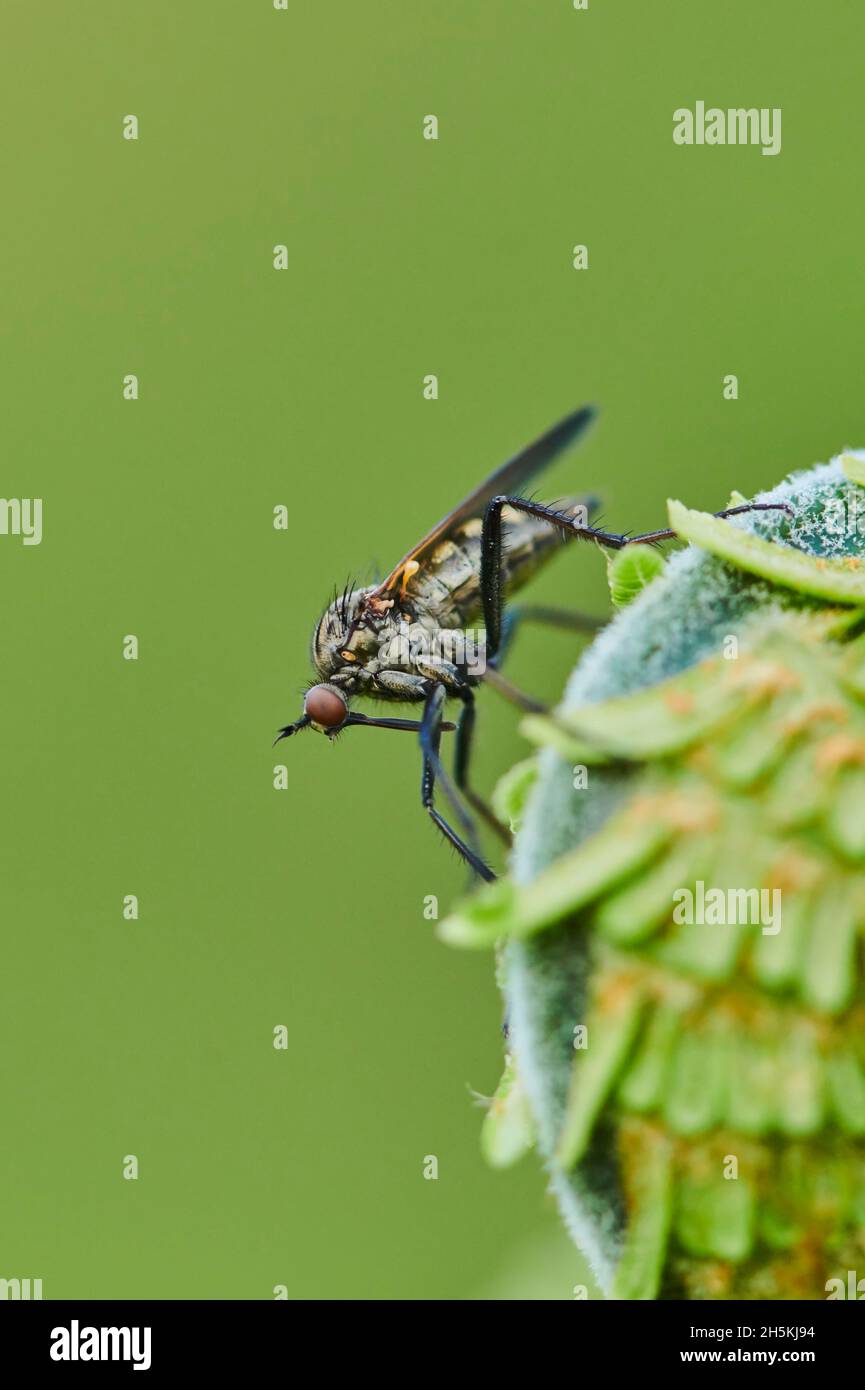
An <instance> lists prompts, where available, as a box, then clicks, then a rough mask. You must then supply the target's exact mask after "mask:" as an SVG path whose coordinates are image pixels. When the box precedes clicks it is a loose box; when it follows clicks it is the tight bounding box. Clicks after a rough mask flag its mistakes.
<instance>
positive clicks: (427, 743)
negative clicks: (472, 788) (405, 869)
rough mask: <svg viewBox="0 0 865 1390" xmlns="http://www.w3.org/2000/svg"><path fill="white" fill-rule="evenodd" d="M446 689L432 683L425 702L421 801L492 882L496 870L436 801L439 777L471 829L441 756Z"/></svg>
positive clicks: (461, 851) (468, 860)
mask: <svg viewBox="0 0 865 1390" xmlns="http://www.w3.org/2000/svg"><path fill="white" fill-rule="evenodd" d="M446 696H447V690H446V688H445V686H444V685H442V684H441V683H439V682H436V683H434V684H431V685H430V687H429V690H428V692H427V696H426V701H425V703H424V712H423V718H422V719H421V727H420V745H421V751H422V753H423V771H422V774H421V804H422V806H423V807H424V810H425V811H427V812H428V814H429V816H430V819H431V820H432V821H434V822H435V824H436V825H437V826H438V828H439V830H440V831H441V833H442V834H443V835H444V837H445V839H446V840H447V841H448V842H449V843H450V844H452V845H453V847H454V849H455V850H456V851H457V852H458V853H459V854H461V855H462V857H463V859H464V860H465V861H466V863H467V864H468V865H469V866H470V868H471V869H473V870H474V872H475V873H476V874H477V875H478V876H479V877H480V878H483V879H485V880H486V881H487V882H488V883H491V882H493V880H494V879H495V877H496V876H495V874H494V873H493V871H492V869H491V868H490V867H489V866H488V865H487V864H485V863H484V861H483V859H482V858H481V857H480V855H479V854H478V853H477V852H476V851H475V850H474V849H472V848H471V847H470V846H469V845H468V844H467V843H466V841H465V840H464V839H463V838H462V836H461V835H459V834H458V833H457V831H456V830H454V828H453V826H451V825H449V824H448V822H447V821H446V820H445V818H444V816H443V815H442V814H441V812H440V811H438V810H437V809H436V805H435V787H436V781H437V780H438V781H439V782H440V783H441V785H442V788H443V789H444V791H445V792H446V793H448V795H449V799H450V800H451V802H452V804H453V806H454V809H455V810H456V811H457V814H458V815H459V817H460V820H461V821H463V823H464V825H465V826H466V827H467V830H468V833H469V834H471V832H472V829H473V827H472V823H471V820H470V819H469V818H468V816H466V815H465V814H464V813H462V812H461V811H460V810H459V803H458V800H457V797H456V794H455V793H453V792H452V789H451V788H450V784H449V782H448V778H447V776H446V774H445V772H444V769H443V768H442V765H441V759H440V758H439V742H440V739H441V725H442V711H443V709H444V703H445V698H446Z"/></svg>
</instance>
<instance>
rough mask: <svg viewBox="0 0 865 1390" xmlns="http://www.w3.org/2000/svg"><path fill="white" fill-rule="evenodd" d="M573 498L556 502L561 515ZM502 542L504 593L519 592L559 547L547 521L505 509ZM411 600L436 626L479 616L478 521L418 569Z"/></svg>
mask: <svg viewBox="0 0 865 1390" xmlns="http://www.w3.org/2000/svg"><path fill="white" fill-rule="evenodd" d="M577 505H578V501H577V499H576V498H568V499H566V500H565V501H564V502H563V503H561V509H562V510H563V511H567V510H569V509H572V508H573V507H576V506H577ZM502 516H503V520H504V522H505V543H504V547H503V554H502V567H503V570H504V580H505V588H506V590H507V592H508V593H514V592H516V590H517V589H520V588H521V587H522V586H523V584H525V583H526V581H527V580H528V579H530V578H531V577H532V575H533V574H535V573H536V571H537V570H538V569H539V568H540V567H541V565H542V564H543V563H544V562H545V561H546V560H547V559H548V558H549V556H550V555H552V554H553V553H554V552H555V551H556V550H557V549H558V547H559V546H560V545H561V541H562V537H561V533H560V532H559V531H558V530H556V528H555V527H553V526H551V525H550V524H549V523H548V522H545V521H539V520H537V519H536V518H535V517H530V516H525V515H524V514H523V513H521V512H515V511H513V510H512V509H511V508H509V507H506V508H505V510H504V512H503V513H502ZM410 593H411V597H412V598H414V599H416V601H417V602H418V604H419V605H421V606H422V607H423V608H425V609H426V610H427V611H428V612H429V613H430V614H434V615H435V616H436V618H437V620H438V623H439V625H440V626H441V627H448V628H457V627H465V626H466V625H467V624H469V623H471V622H473V621H474V620H475V619H476V618H477V617H478V616H479V614H480V611H481V520H480V518H479V517H476V518H474V519H472V520H471V521H467V522H466V523H465V524H464V525H463V526H461V527H459V529H458V530H456V531H455V532H454V534H453V536H452V537H450V538H449V539H448V540H445V541H442V542H441V543H440V545H438V546H436V548H435V550H434V551H433V552H432V554H431V555H430V557H429V559H428V561H427V562H426V564H425V565H424V566H423V568H422V570H421V571H420V572H419V573H418V574H417V575H416V576H415V577H414V579H413V580H412V581H411V587H410Z"/></svg>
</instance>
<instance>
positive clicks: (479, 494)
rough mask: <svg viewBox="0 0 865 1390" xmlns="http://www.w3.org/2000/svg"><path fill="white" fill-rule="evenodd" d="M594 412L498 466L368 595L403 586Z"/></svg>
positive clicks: (577, 414) (581, 413) (582, 413)
mask: <svg viewBox="0 0 865 1390" xmlns="http://www.w3.org/2000/svg"><path fill="white" fill-rule="evenodd" d="M594 416H595V411H594V408H593V407H592V406H582V407H581V408H580V409H579V410H575V411H574V413H573V414H572V415H568V416H566V418H565V419H564V420H560V421H559V423H558V424H557V425H554V426H553V428H552V429H551V430H548V431H547V432H546V434H542V435H541V437H540V439H536V440H535V441H534V443H533V444H529V445H528V447H527V448H525V449H522V450H521V451H520V453H518V454H516V455H515V456H514V458H512V459H509V460H508V462H507V463H504V464H502V466H501V467H500V468H497V469H496V471H495V472H494V473H491V474H490V476H489V477H488V478H486V479H485V480H484V482H482V483H480V484H479V485H478V487H476V488H475V490H474V491H473V492H470V493H469V495H468V497H466V498H465V500H464V501H462V502H461V503H460V504H459V506H458V507H455V508H454V510H453V511H452V512H448V514H447V516H445V517H442V519H441V521H440V522H439V523H438V525H437V526H434V527H433V529H432V530H431V531H429V532H428V533H427V535H425V536H424V538H423V540H421V541H419V542H418V543H417V545H415V546H414V547H413V548H412V549H411V550H410V551H409V552H408V553H407V554H406V555H404V556H403V557H402V559H401V560H400V562H399V564H398V565H397V566H396V567H395V568H394V569H392V570H391V572H390V574H389V575H388V576H387V578H386V579H385V580H383V581H382V583H381V584H379V585H378V587H377V588H376V589H375V590H374V591H373V594H372V595H371V597H372V598H380V597H382V596H383V595H384V594H387V593H389V592H390V591H391V590H392V589H394V588H396V586H397V584H399V583H402V585H403V586H405V584H406V583H407V582H408V580H409V579H410V578H411V576H412V575H414V574H416V573H417V571H418V570H419V569H420V563H421V561H422V559H423V558H424V556H425V555H426V554H427V553H428V552H429V551H430V550H431V549H432V547H433V546H434V545H436V544H437V543H438V542H439V541H441V540H443V539H444V538H445V537H446V536H448V535H450V534H451V533H452V532H453V531H455V530H456V528H457V527H458V526H461V525H462V523H463V522H465V521H469V520H471V519H472V518H473V517H477V516H481V515H482V514H483V511H484V509H485V507H486V505H487V503H488V502H489V501H491V499H492V498H493V497H497V496H499V495H500V494H502V493H505V494H511V493H514V492H517V491H519V489H520V488H521V487H523V486H524V484H525V483H527V482H528V481H529V479H530V478H534V477H536V476H537V474H538V473H540V472H541V471H542V469H544V468H546V467H547V466H548V464H550V463H552V461H553V459H554V458H555V457H556V456H557V455H558V454H560V453H561V452H562V450H563V449H566V448H567V447H568V445H569V444H572V443H573V442H574V441H575V440H577V439H578V438H579V437H580V435H582V434H583V433H584V432H585V430H586V429H587V428H588V426H589V425H590V424H591V422H592V420H593V419H594Z"/></svg>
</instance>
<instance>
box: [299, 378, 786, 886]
mask: <svg viewBox="0 0 865 1390" xmlns="http://www.w3.org/2000/svg"><path fill="white" fill-rule="evenodd" d="M593 417H594V410H593V409H592V407H590V406H584V407H583V408H582V409H581V410H577V411H575V412H574V413H573V414H572V415H569V416H568V417H567V418H566V419H564V420H562V421H561V422H560V423H559V424H558V425H556V426H555V427H554V428H553V429H551V430H550V431H548V433H547V434H544V435H542V436H541V438H540V439H538V440H536V441H535V443H534V444H531V445H529V447H528V448H527V449H524V450H523V451H522V452H521V453H519V454H517V455H516V457H515V458H513V459H511V460H510V461H509V462H508V463H506V464H504V465H503V466H502V467H501V468H499V469H497V470H496V472H495V473H492V474H491V475H490V477H489V478H487V479H486V481H485V482H483V483H481V484H480V486H479V487H477V488H476V489H475V490H474V492H472V493H470V494H469V496H468V497H467V498H466V499H465V501H463V502H461V503H460V505H459V506H458V507H456V508H455V509H454V510H453V511H452V512H449V513H448V515H447V516H446V517H444V518H443V519H442V520H441V521H440V522H439V523H438V525H437V526H434V527H433V529H432V530H431V531H430V532H429V533H428V534H427V535H426V536H424V538H423V540H421V541H419V542H418V544H417V545H416V546H414V547H413V548H412V549H411V550H410V551H409V552H408V553H407V554H406V555H404V556H403V558H402V559H401V560H400V562H399V564H398V565H397V566H396V567H395V568H394V569H392V570H391V572H390V574H389V575H388V576H387V578H386V579H384V580H382V581H381V583H379V584H373V585H369V586H367V587H365V588H351V587H348V588H346V589H345V590H344V591H343V593H342V594H340V595H339V596H338V597H336V598H335V599H334V601H333V602H332V603H331V604H330V606H329V607H328V608H327V609H326V611H325V612H324V614H323V615H322V617H321V619H320V620H319V622H318V625H317V627H316V629H315V632H314V634H313V638H312V652H311V654H312V663H313V666H314V667H315V670H316V673H317V675H318V678H319V679H318V681H317V682H316V683H315V684H313V685H311V686H310V687H309V689H308V690H307V692H306V697H305V699H304V706H303V713H302V715H301V717H300V718H299V719H298V720H296V722H295V723H293V724H288V725H286V726H285V728H283V729H281V730H280V731H279V733H278V735H277V739H276V742H277V743H278V742H279V740H280V739H283V738H288V737H290V735H292V734H296V733H298V732H299V731H300V730H301V729H305V728H312V729H316V730H317V731H318V732H319V733H323V734H325V735H326V736H327V737H328V738H331V739H332V738H334V737H335V736H336V735H338V734H341V733H342V732H343V730H345V729H348V728H353V727H356V726H364V727H366V728H378V729H399V730H403V731H406V732H412V733H416V734H417V735H418V737H419V740H420V748H421V755H422V761H423V768H422V776H421V802H422V805H423V807H424V809H425V810H426V811H427V812H428V813H429V815H430V817H431V818H432V820H433V821H434V822H435V824H436V825H437V826H438V828H439V830H440V831H441V832H442V834H443V835H444V836H445V838H446V839H447V840H449V841H450V843H451V844H452V845H453V846H454V848H455V849H457V850H458V851H459V853H460V854H461V855H462V856H463V858H464V859H465V860H466V861H467V863H468V864H469V865H470V866H471V868H472V869H473V870H474V871H475V873H477V874H479V875H480V877H481V878H484V879H488V880H489V879H493V878H495V874H494V873H493V872H492V870H491V869H490V868H489V866H488V865H487V864H486V863H485V861H484V859H483V858H482V857H481V854H480V852H479V850H478V848H477V837H476V828H475V822H474V820H473V818H472V817H471V815H470V814H469V813H468V811H467V810H466V806H465V804H464V803H468V805H470V806H471V807H473V808H474V810H475V811H476V812H477V814H478V815H480V816H481V817H483V819H484V820H486V821H487V822H488V823H489V824H490V825H491V826H492V827H493V829H495V830H496V831H497V832H498V833H499V834H500V835H501V837H502V838H503V839H505V840H507V839H508V835H507V831H506V830H504V828H503V827H502V826H501V825H500V824H499V822H498V821H497V819H496V818H495V817H494V816H493V814H492V812H491V811H490V809H489V808H488V806H487V805H486V803H485V802H484V801H483V800H482V798H481V797H479V796H478V795H477V793H476V792H475V791H474V789H473V788H472V786H471V785H470V782H469V760H470V754H471V744H472V734H473V731H474V724H475V693H474V692H475V690H476V688H477V687H478V685H479V684H480V683H481V682H482V681H486V682H487V683H489V684H492V685H495V686H496V687H497V688H498V689H499V690H500V691H501V692H502V693H503V694H504V695H506V696H507V697H508V698H511V699H513V700H515V701H516V702H517V703H518V704H520V705H522V707H523V708H529V709H535V710H537V709H541V708H543V706H539V705H538V704H536V703H535V702H534V701H532V700H530V699H529V698H528V697H526V696H524V695H522V693H521V692H520V691H517V690H516V688H515V687H513V686H512V685H511V684H510V682H508V681H506V680H505V678H504V677H503V676H502V675H501V674H500V672H499V671H498V666H499V664H500V662H501V659H502V657H503V655H504V652H505V648H506V646H507V644H508V642H509V640H510V639H511V637H512V636H513V632H514V628H515V625H516V621H517V619H518V618H519V617H532V618H535V619H536V620H539V621H542V622H547V623H550V624H553V625H555V626H559V627H568V628H572V629H583V630H586V629H591V628H593V627H597V626H598V625H599V624H598V623H597V622H595V621H594V620H592V619H587V618H585V617H581V616H580V615H578V614H567V613H563V612H560V611H559V610H557V609H546V608H534V609H523V610H522V612H519V611H517V610H514V609H510V610H508V612H507V613H506V612H505V599H506V598H509V597H510V595H511V594H513V593H515V592H516V591H517V589H519V588H521V587H522V585H523V584H524V583H525V582H526V580H528V579H529V578H530V577H531V576H532V575H533V574H534V573H536V571H537V570H538V568H539V567H540V566H541V565H542V564H543V563H544V561H545V560H546V559H548V558H549V557H550V556H551V555H552V554H553V553H554V552H555V550H556V549H557V546H558V542H559V541H560V540H561V539H562V538H565V539H569V538H573V539H583V540H591V541H595V542H597V543H598V544H600V545H603V546H606V547H607V548H609V549H613V550H621V549H622V548H623V547H624V546H626V545H633V544H635V543H636V542H638V541H642V542H644V543H649V544H652V543H656V542H660V541H665V540H670V539H672V538H673V537H674V535H675V532H673V531H669V530H662V531H649V532H646V533H644V534H642V535H618V534H616V533H615V532H611V531H604V530H602V529H600V528H599V527H598V526H593V525H591V524H590V517H591V516H592V514H593V513H594V512H595V510H596V506H597V504H596V502H595V500H594V499H593V498H591V497H571V498H567V499H565V500H564V501H561V502H557V503H556V504H555V505H549V504H546V503H541V502H536V501H533V500H532V499H530V498H528V497H525V496H523V495H522V489H523V488H524V487H525V485H526V484H527V483H528V482H529V481H530V480H531V479H532V478H534V477H536V476H537V474H539V473H540V472H541V470H542V469H543V468H546V467H547V465H548V464H549V463H551V462H552V460H553V459H554V458H555V457H556V456H557V455H558V454H559V453H560V452H561V451H562V450H563V449H565V448H566V447H567V446H568V445H569V444H571V443H573V442H575V441H576V440H577V439H578V438H579V437H580V436H581V435H582V434H583V433H584V432H585V431H586V429H587V428H588V426H589V424H590V423H591V421H592V419H593ZM773 510H788V509H786V508H784V507H783V506H782V505H781V504H772V503H750V504H746V505H743V506H737V507H730V508H728V509H727V510H726V511H722V512H718V513H716V515H717V516H721V517H727V516H733V515H736V514H738V513H739V512H748V511H773ZM478 622H480V624H481V627H480V629H479V637H480V641H474V640H473V641H471V642H466V641H465V640H463V641H459V640H457V639H459V638H460V637H462V638H465V637H466V636H467V635H468V636H470V635H471V632H472V624H476V623H478ZM445 639H447V640H445ZM357 696H361V697H364V696H366V697H368V698H371V699H375V700H385V701H390V702H393V703H395V704H412V703H413V704H416V705H420V706H422V707H423V708H422V712H421V717H420V719H417V720H415V719H401V718H371V717H370V716H368V715H365V714H361V713H359V712H358V711H356V710H353V709H351V708H350V704H351V701H352V700H353V699H354V698H355V697H357ZM447 699H454V700H457V701H459V703H460V705H461V710H460V715H459V720H458V723H457V724H456V726H454V725H453V724H450V723H446V722H445V721H444V718H443V712H444V707H445V701H446V700H447ZM454 729H455V730H456V741H455V747H454V763H453V767H454V771H453V782H454V783H455V787H456V790H455V787H454V785H453V784H452V783H451V780H450V778H449V777H448V776H447V774H446V773H445V771H444V769H443V767H442V765H441V760H440V755H439V747H440V740H441V735H442V733H443V732H453V731H454ZM436 783H438V784H439V785H440V787H441V788H442V790H443V791H444V792H445V793H446V795H447V796H448V799H449V801H450V802H451V804H452V806H453V808H454V812H455V815H456V817H457V819H458V820H459V822H460V826H461V832H462V833H460V832H458V831H457V830H455V829H454V828H453V826H452V825H450V824H449V822H448V821H447V820H445V818H444V816H442V814H441V812H440V811H439V810H438V808H437V807H436V805H435V788H436ZM458 793H461V795H462V798H463V801H461V800H460V796H459V795H458Z"/></svg>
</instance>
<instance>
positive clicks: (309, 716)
mask: <svg viewBox="0 0 865 1390" xmlns="http://www.w3.org/2000/svg"><path fill="white" fill-rule="evenodd" d="M371 592H372V590H371V589H369V588H367V589H354V588H352V587H350V586H346V588H345V589H344V590H343V592H342V593H341V594H339V595H338V596H337V597H336V598H334V600H333V602H332V603H331V604H330V605H329V606H328V607H327V608H326V609H325V611H324V613H323V614H322V616H321V618H320V619H319V621H318V624H317V626H316V629H315V632H314V633H313V636H312V647H311V651H310V655H311V657H312V664H313V666H314V667H315V672H316V675H317V676H318V677H319V681H318V682H316V683H315V684H313V685H311V686H310V687H309V689H308V690H307V692H306V696H305V698H304V702H303V714H302V715H301V717H300V719H298V720H296V721H295V723H294V724H287V725H286V726H285V728H283V729H281V730H280V732H279V735H278V737H277V740H276V742H277V743H278V742H279V740H280V739H283V738H289V737H290V735H291V734H294V733H297V732H298V731H299V730H300V729H305V728H308V727H311V728H313V729H316V730H317V731H318V732H319V733H323V734H327V736H328V737H329V738H333V737H334V736H335V735H336V734H338V733H340V732H341V730H342V729H343V728H345V726H346V724H348V723H350V722H355V721H360V719H361V718H362V716H360V715H351V714H350V713H349V702H350V700H351V698H352V696H353V695H357V694H360V693H361V692H362V691H364V690H365V689H367V688H368V687H369V686H370V685H371V684H372V683H373V672H372V671H370V670H369V669H368V663H370V662H372V661H373V660H374V658H375V656H376V653H377V652H378V649H379V645H380V641H379V637H378V635H377V633H376V630H375V626H374V624H373V625H371V626H367V623H366V617H367V614H366V599H367V596H368V595H369V594H370V593H371ZM361 619H364V621H361Z"/></svg>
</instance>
